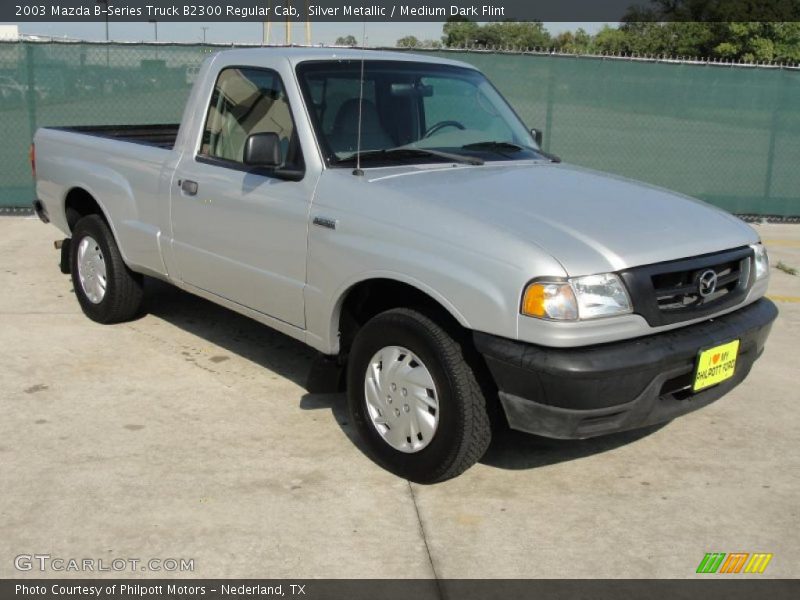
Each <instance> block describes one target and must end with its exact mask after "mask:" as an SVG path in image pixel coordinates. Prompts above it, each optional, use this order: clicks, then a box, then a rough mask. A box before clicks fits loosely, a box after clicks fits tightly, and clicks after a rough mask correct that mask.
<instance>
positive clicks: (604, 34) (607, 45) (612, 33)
mask: <svg viewBox="0 0 800 600" xmlns="http://www.w3.org/2000/svg"><path fill="white" fill-rule="evenodd" d="M593 47H594V51H595V52H596V53H597V54H620V53H625V52H630V50H629V47H628V37H627V34H626V33H625V32H624V31H622V30H621V29H617V28H615V27H609V26H608V25H604V26H603V28H602V29H601V30H600V31H598V32H597V34H596V35H595V36H594V43H593Z"/></svg>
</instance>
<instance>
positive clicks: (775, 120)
mask: <svg viewBox="0 0 800 600" xmlns="http://www.w3.org/2000/svg"><path fill="white" fill-rule="evenodd" d="M784 77H785V75H784V73H783V71H781V78H780V79H779V81H778V91H777V94H776V98H775V107H774V108H773V109H772V117H771V118H770V124H769V148H768V149H767V172H766V175H765V178H764V208H765V209H767V208H768V207H769V201H770V196H772V177H773V169H774V166H775V138H776V137H777V135H778V126H779V124H780V116H779V111H780V109H781V107H782V105H783V89H784V87H785V85H784Z"/></svg>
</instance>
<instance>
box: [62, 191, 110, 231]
mask: <svg viewBox="0 0 800 600" xmlns="http://www.w3.org/2000/svg"><path fill="white" fill-rule="evenodd" d="M64 213H65V214H66V216H67V225H68V226H69V230H70V231H72V230H73V229H74V228H75V224H76V223H77V222H78V221H80V220H81V219H82V218H83V217H86V216H88V215H100V216H101V217H102V218H103V220H105V218H106V216H105V215H104V214H103V211H102V209H101V208H100V205H99V204H98V203H97V200H95V199H94V197H93V196H92V195H91V194H90V193H89V192H87V191H86V190H84V189H83V188H72V189H71V190H70V191H69V192H68V193H67V197H66V198H65V200H64Z"/></svg>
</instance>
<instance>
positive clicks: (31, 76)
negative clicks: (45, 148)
mask: <svg viewBox="0 0 800 600" xmlns="http://www.w3.org/2000/svg"><path fill="white" fill-rule="evenodd" d="M22 43H24V44H25V60H26V62H27V64H26V67H27V72H28V90H27V94H26V98H25V100H26V103H27V105H28V106H27V108H28V128H29V129H30V134H31V142H32V141H33V135H34V134H35V133H36V102H37V98H36V71H35V69H34V66H33V61H34V47H33V44H28V43H25V42H22Z"/></svg>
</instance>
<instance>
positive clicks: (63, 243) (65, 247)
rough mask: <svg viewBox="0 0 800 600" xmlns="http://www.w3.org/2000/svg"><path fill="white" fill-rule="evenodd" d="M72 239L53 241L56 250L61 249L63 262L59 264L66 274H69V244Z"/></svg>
mask: <svg viewBox="0 0 800 600" xmlns="http://www.w3.org/2000/svg"><path fill="white" fill-rule="evenodd" d="M71 243H72V239H70V238H64V239H63V240H56V241H55V242H53V246H55V249H56V250H61V263H60V264H59V265H58V266H59V268H60V269H61V272H62V273H63V274H64V275H69V270H70V269H69V245H70V244H71Z"/></svg>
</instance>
